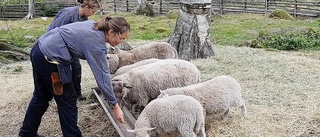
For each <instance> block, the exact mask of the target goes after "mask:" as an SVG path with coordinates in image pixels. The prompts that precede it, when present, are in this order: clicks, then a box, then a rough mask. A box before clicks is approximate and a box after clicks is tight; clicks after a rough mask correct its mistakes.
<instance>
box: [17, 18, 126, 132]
mask: <svg viewBox="0 0 320 137" xmlns="http://www.w3.org/2000/svg"><path fill="white" fill-rule="evenodd" d="M129 35H130V25H129V24H128V22H127V21H126V19H124V18H123V17H114V18H111V17H105V18H104V19H102V20H101V21H99V22H94V21H91V20H88V21H83V22H76V23H71V24H67V25H63V26H61V27H56V28H54V29H52V30H50V31H48V32H47V33H45V34H44V35H42V36H41V37H40V38H39V40H38V42H37V43H36V44H35V45H34V47H33V48H32V50H31V53H30V59H31V63H32V68H33V79H34V87H35V89H34V92H33V97H32V99H31V101H30V103H29V106H28V109H27V112H26V115H25V118H24V121H23V125H22V127H21V128H20V132H19V136H21V137H35V136H39V135H38V134H37V131H38V128H39V125H40V123H41V118H42V116H43V114H44V113H45V111H46V110H47V108H48V106H49V101H50V100H51V99H52V98H54V99H55V101H56V103H57V106H58V113H59V120H60V125H61V129H62V134H63V136H64V137H71V136H72V137H81V136H82V133H81V131H80V129H79V127H78V125H77V120H78V110H77V105H76V104H77V94H76V91H75V89H74V85H73V82H72V69H71V65H70V64H72V62H73V61H74V59H75V58H80V59H85V60H87V62H88V64H89V66H90V68H91V70H92V72H93V75H94V78H95V80H96V82H97V84H98V87H99V88H100V90H101V91H102V92H103V93H104V95H105V96H106V98H107V99H108V101H109V102H110V103H111V104H112V105H113V110H114V115H115V117H116V118H117V119H118V120H119V121H120V122H124V117H123V112H122V110H121V108H120V107H119V105H118V101H117V98H116V97H115V95H114V92H113V89H112V84H111V75H110V72H109V70H108V63H107V59H106V53H107V48H106V46H105V45H106V42H108V43H110V45H112V46H116V45H118V44H119V43H121V42H122V41H123V40H125V39H127V38H128V37H129ZM53 74H58V76H59V77H58V79H57V78H56V77H55V75H53ZM52 80H53V81H52ZM57 83H58V84H57ZM59 83H61V84H59Z"/></svg>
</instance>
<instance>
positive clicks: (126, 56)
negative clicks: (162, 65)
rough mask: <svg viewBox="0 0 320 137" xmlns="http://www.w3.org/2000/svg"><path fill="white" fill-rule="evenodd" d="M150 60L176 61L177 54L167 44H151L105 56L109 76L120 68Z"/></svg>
mask: <svg viewBox="0 0 320 137" xmlns="http://www.w3.org/2000/svg"><path fill="white" fill-rule="evenodd" d="M150 58H158V59H176V58H178V53H177V50H176V49H175V48H173V47H172V46H171V45H170V44H169V43H166V42H152V43H149V44H146V45H142V46H139V47H137V48H135V49H132V50H129V51H122V52H120V53H119V54H107V60H108V62H109V64H110V65H109V66H110V67H109V71H110V73H111V74H114V73H115V72H116V71H117V69H119V68H120V67H122V66H125V65H130V64H133V63H136V62H138V61H141V60H145V59H150Z"/></svg>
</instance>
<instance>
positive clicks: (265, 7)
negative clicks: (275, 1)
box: [264, 0, 269, 14]
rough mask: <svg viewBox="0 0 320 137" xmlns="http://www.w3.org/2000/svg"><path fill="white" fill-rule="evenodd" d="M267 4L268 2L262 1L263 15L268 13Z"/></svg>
mask: <svg viewBox="0 0 320 137" xmlns="http://www.w3.org/2000/svg"><path fill="white" fill-rule="evenodd" d="M268 2H269V0H264V14H267V12H268Z"/></svg>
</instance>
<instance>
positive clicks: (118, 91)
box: [112, 79, 132, 101]
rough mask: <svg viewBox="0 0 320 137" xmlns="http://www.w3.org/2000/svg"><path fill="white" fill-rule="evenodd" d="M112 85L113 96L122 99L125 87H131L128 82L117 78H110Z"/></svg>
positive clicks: (125, 92)
mask: <svg viewBox="0 0 320 137" xmlns="http://www.w3.org/2000/svg"><path fill="white" fill-rule="evenodd" d="M112 87H113V92H114V94H115V96H116V97H117V98H118V99H119V100H121V101H123V100H124V98H125V97H126V96H127V92H128V91H127V90H125V89H126V88H132V87H131V86H130V85H129V84H127V83H124V82H122V81H121V80H119V79H113V80H112Z"/></svg>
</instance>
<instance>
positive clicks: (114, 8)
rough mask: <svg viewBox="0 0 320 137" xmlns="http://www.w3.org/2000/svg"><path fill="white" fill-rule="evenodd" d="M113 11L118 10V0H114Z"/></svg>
mask: <svg viewBox="0 0 320 137" xmlns="http://www.w3.org/2000/svg"><path fill="white" fill-rule="evenodd" d="M113 12H114V13H116V12H117V6H116V0H113Z"/></svg>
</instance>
